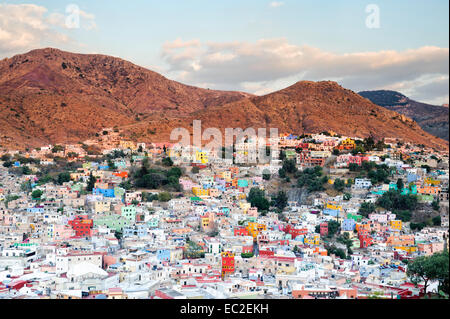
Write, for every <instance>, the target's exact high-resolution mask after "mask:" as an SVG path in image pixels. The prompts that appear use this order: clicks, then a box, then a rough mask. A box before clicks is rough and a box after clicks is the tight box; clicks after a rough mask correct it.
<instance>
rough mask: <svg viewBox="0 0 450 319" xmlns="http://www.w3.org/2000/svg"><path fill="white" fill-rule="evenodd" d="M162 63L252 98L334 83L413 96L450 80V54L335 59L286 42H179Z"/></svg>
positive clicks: (435, 50) (425, 51)
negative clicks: (299, 84)
mask: <svg viewBox="0 0 450 319" xmlns="http://www.w3.org/2000/svg"><path fill="white" fill-rule="evenodd" d="M162 57H163V59H164V61H165V62H166V63H167V64H168V65H169V70H168V71H169V73H170V74H171V76H174V77H176V78H177V79H178V80H180V81H186V82H187V83H190V84H198V83H210V84H213V86H211V87H214V88H217V89H237V90H245V89H248V88H254V90H252V92H253V93H256V92H268V91H269V90H270V89H272V90H277V89H281V88H283V87H286V86H288V85H290V84H292V83H294V82H296V81H299V80H314V81H318V80H335V81H338V82H339V83H340V84H342V85H343V86H344V87H348V88H350V89H352V90H354V91H362V90H372V89H380V88H387V87H401V86H402V85H404V86H408V85H410V86H411V87H410V92H412V93H414V87H417V89H418V90H419V91H420V89H419V88H420V87H421V86H423V85H425V84H426V83H430V85H432V83H440V82H436V81H437V79H440V78H442V77H446V78H447V79H448V68H449V62H448V57H449V50H448V48H439V47H433V46H426V47H420V48H417V49H410V50H405V51H394V50H390V51H376V52H356V53H346V54H336V53H333V52H328V51H324V50H321V49H318V48H314V47H311V46H307V45H303V46H298V45H293V44H290V43H289V42H288V41H287V40H286V39H284V38H281V39H261V40H259V41H256V42H253V43H249V42H224V43H212V42H210V43H201V42H199V41H197V40H195V41H184V42H183V41H182V40H180V39H178V40H176V41H174V42H172V43H171V42H168V43H166V44H165V45H164V46H163V48H162ZM423 90H427V87H425V88H424V89H423ZM442 90H443V85H441V86H440V89H439V92H437V91H436V92H434V93H433V91H432V90H429V91H428V92H430V93H429V94H428V96H426V95H425V94H422V96H423V97H424V98H427V99H433V98H435V97H437V96H436V94H441V93H442V92H441V91H442ZM419 91H418V92H417V94H419ZM422 93H424V92H422ZM444 93H445V92H444ZM447 95H448V89H447ZM442 96H445V94H444V95H442Z"/></svg>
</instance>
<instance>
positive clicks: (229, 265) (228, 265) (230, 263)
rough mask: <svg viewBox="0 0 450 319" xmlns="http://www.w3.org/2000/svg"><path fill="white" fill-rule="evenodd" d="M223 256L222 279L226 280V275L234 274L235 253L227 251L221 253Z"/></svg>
mask: <svg viewBox="0 0 450 319" xmlns="http://www.w3.org/2000/svg"><path fill="white" fill-rule="evenodd" d="M221 256H222V279H224V278H225V276H226V275H228V274H232V273H234V271H235V265H234V253H231V252H228V251H226V252H223V253H221Z"/></svg>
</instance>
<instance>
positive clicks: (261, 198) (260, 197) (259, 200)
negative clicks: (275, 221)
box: [247, 187, 270, 210]
mask: <svg viewBox="0 0 450 319" xmlns="http://www.w3.org/2000/svg"><path fill="white" fill-rule="evenodd" d="M247 201H248V202H250V204H251V205H252V207H257V208H258V209H259V210H268V209H269V207H270V203H269V201H268V200H267V198H266V197H265V193H264V191H263V190H261V189H259V188H257V187H253V188H252V189H250V193H249V194H248V197H247Z"/></svg>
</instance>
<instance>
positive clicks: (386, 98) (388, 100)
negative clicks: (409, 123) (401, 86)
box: [359, 90, 449, 141]
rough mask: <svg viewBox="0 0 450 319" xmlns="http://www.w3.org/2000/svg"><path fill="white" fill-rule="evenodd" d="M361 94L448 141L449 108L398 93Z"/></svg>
mask: <svg viewBox="0 0 450 319" xmlns="http://www.w3.org/2000/svg"><path fill="white" fill-rule="evenodd" d="M359 94H360V95H361V96H363V97H365V98H367V99H369V100H370V101H372V102H373V103H375V104H377V105H380V106H382V107H385V108H387V109H389V110H392V111H396V112H398V113H400V114H404V115H406V116H408V117H410V118H412V119H413V120H414V121H416V122H417V123H418V124H419V125H420V127H421V128H422V129H423V130H424V131H426V132H428V133H430V134H433V135H435V136H437V137H440V138H442V139H445V140H447V141H448V139H449V135H448V129H449V126H448V115H449V114H448V111H449V110H448V107H445V106H440V105H431V104H426V103H420V102H417V101H414V100H411V99H410V98H408V97H406V96H405V95H403V94H401V93H399V92H396V91H386V90H380V91H364V92H360V93H359Z"/></svg>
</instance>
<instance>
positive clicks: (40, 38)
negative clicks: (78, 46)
mask: <svg viewBox="0 0 450 319" xmlns="http://www.w3.org/2000/svg"><path fill="white" fill-rule="evenodd" d="M73 13H74V12H68V13H67V14H66V15H63V14H61V13H57V12H49V11H48V9H47V8H45V7H43V6H38V5H35V4H0V55H2V56H6V55H9V54H17V53H18V52H23V51H25V50H31V49H36V48H40V47H44V46H58V47H59V46H63V45H69V44H75V41H73V40H71V38H70V36H69V35H68V34H67V31H68V29H69V25H68V24H67V23H66V21H67V19H68V17H70V14H73ZM75 14H78V18H79V20H78V21H79V22H80V23H79V26H80V27H81V28H83V29H85V30H92V29H95V28H96V27H97V26H96V24H95V16H94V15H92V14H89V13H87V12H85V11H82V10H78V11H77V12H75Z"/></svg>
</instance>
